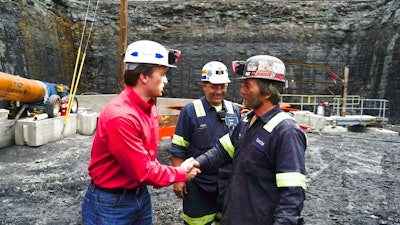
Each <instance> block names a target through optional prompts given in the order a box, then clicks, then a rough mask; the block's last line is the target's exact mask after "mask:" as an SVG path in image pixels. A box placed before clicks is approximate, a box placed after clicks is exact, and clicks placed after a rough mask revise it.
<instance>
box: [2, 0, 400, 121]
mask: <svg viewBox="0 0 400 225" xmlns="http://www.w3.org/2000/svg"><path fill="white" fill-rule="evenodd" d="M89 2H90V3H91V4H90V7H88V3H89ZM128 2H129V3H128V4H129V16H128V43H130V42H133V41H136V40H139V39H151V40H155V41H158V42H160V43H162V44H164V45H165V46H166V47H169V48H175V49H180V50H182V52H183V55H182V58H181V60H180V61H179V62H178V64H177V66H178V68H177V69H172V70H170V72H169V74H168V79H169V84H168V85H167V86H166V88H165V92H164V96H165V97H179V98H197V97H199V96H201V95H202V90H201V88H200V71H201V68H202V66H203V65H204V64H205V63H207V62H208V61H212V60H219V61H221V62H223V63H225V64H226V65H227V66H228V68H229V71H230V75H231V78H234V75H233V72H232V70H231V68H230V65H231V61H232V60H246V59H247V58H248V57H250V56H252V55H256V54H270V55H274V56H276V57H278V58H280V59H282V61H284V62H285V63H286V67H287V78H288V80H289V81H290V82H289V84H288V88H287V89H286V90H285V91H284V93H291V94H332V93H334V94H337V95H340V94H342V88H343V87H342V85H339V84H341V81H340V79H336V83H335V82H334V81H333V79H332V78H331V74H332V73H334V74H336V75H338V77H340V78H343V76H344V72H343V71H344V69H343V68H344V66H348V68H349V82H348V94H351V95H360V96H361V97H362V98H375V99H387V100H389V112H388V113H387V116H388V117H389V121H390V123H399V122H400V119H399V118H400V112H399V111H400V106H399V105H400V89H399V87H400V78H399V76H398V74H400V48H399V43H400V33H399V30H400V1H397V0H392V1H387V0H386V1H385V0H378V1H377V0H374V1H365V0H364V1H239V0H231V1H229V0H220V1H179V0H172V1H171V0H170V1H149V2H146V1H128ZM96 3H97V2H96V1H81V0H69V1H67V0H53V1H50V0H21V1H9V0H0V15H1V20H0V71H2V72H5V73H10V74H14V75H20V76H23V77H27V78H30V79H37V80H41V81H46V82H51V83H63V84H67V85H69V84H71V81H72V77H73V74H74V68H75V62H76V56H77V53H78V49H79V46H80V43H82V46H81V53H83V52H85V53H86V58H85V60H84V64H83V67H82V74H81V78H80V84H79V87H78V94H79V93H86V92H96V93H116V92H118V77H119V76H118V73H119V72H118V71H119V60H120V56H119V52H118V48H119V47H118V43H119V11H120V8H119V7H120V6H119V1H117V0H114V1H110V0H109V1H105V0H103V1H99V4H98V8H97V11H96V15H94V12H95V6H96ZM86 12H89V13H88V15H87V14H86ZM85 18H86V19H87V20H85ZM91 27H92V29H90V28H91ZM84 28H85V29H84ZM89 33H90V38H89V39H88V38H87V37H88V35H89ZM82 37H83V38H82ZM78 61H79V62H81V59H80V60H78ZM78 71H79V66H78ZM240 85H241V83H240V82H239V81H235V80H233V82H232V83H231V85H230V88H229V91H228V98H229V99H231V100H234V101H238V102H240V101H241V96H240V94H239V92H238V90H239V88H240Z"/></svg>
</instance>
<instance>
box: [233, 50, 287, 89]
mask: <svg viewBox="0 0 400 225" xmlns="http://www.w3.org/2000/svg"><path fill="white" fill-rule="evenodd" d="M232 66H233V71H234V72H235V73H236V74H238V75H241V76H242V77H240V78H237V79H239V80H242V79H247V78H259V79H267V80H275V81H280V82H285V70H286V69H285V64H284V63H283V62H282V61H281V60H280V59H278V58H276V57H274V56H270V55H256V56H252V57H250V58H248V59H247V60H246V61H245V62H244V61H233V62H232Z"/></svg>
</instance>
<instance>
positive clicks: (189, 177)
mask: <svg viewBox="0 0 400 225" xmlns="http://www.w3.org/2000/svg"><path fill="white" fill-rule="evenodd" d="M196 162H197V161H196ZM197 163H198V162H197ZM199 173H201V171H200V169H199V168H196V167H192V169H191V170H190V171H189V172H186V180H187V181H190V180H192V179H193V178H194V177H195V176H196V175H197V174H199Z"/></svg>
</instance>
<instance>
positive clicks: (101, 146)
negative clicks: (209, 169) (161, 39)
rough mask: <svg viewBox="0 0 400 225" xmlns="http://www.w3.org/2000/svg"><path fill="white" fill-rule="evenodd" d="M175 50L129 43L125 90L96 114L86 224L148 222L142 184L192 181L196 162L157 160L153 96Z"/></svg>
mask: <svg viewBox="0 0 400 225" xmlns="http://www.w3.org/2000/svg"><path fill="white" fill-rule="evenodd" d="M179 54H180V52H179V51H176V50H174V51H171V50H170V51H168V50H167V49H166V48H165V47H164V46H162V45H161V44H159V43H157V42H154V41H148V40H142V41H136V42H134V43H132V44H130V45H129V46H128V48H127V51H126V54H125V59H124V62H125V63H126V65H125V66H126V70H125V74H124V79H125V84H126V87H125V90H124V91H122V92H121V93H120V94H119V95H118V96H117V97H115V98H114V99H113V100H111V101H110V102H109V103H108V104H107V105H106V106H105V107H104V109H103V110H102V111H101V113H100V116H99V120H98V125H97V130H96V134H95V137H94V140H93V145H92V151H91V159H90V162H89V168H88V170H89V175H90V178H91V181H90V184H89V186H88V188H87V190H86V193H85V196H84V199H83V202H82V217H83V220H84V222H85V224H138V225H144V224H149V225H150V224H152V217H153V213H152V203H151V198H150V195H149V192H148V190H147V185H152V186H155V187H164V186H168V185H171V184H173V183H174V182H185V181H186V180H191V179H193V178H194V177H195V176H196V175H197V174H198V173H200V170H199V169H197V168H196V167H198V166H199V165H198V163H197V162H196V161H195V160H194V159H193V158H190V159H187V160H186V161H184V162H183V163H182V164H181V165H180V166H176V167H172V166H167V165H161V164H160V163H159V162H158V160H157V158H156V157H157V151H158V128H159V123H158V112H157V109H156V106H155V103H156V100H155V98H156V97H159V96H161V95H162V92H163V88H164V85H165V84H166V83H168V80H167V77H166V72H167V70H168V68H169V67H175V66H174V65H172V63H175V62H176V61H177V59H179V56H180V55H179Z"/></svg>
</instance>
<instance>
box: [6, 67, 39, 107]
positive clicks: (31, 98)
mask: <svg viewBox="0 0 400 225" xmlns="http://www.w3.org/2000/svg"><path fill="white" fill-rule="evenodd" d="M45 97H46V85H45V84H44V83H43V82H41V81H38V80H30V79H27V78H23V77H19V76H15V75H11V74H7V73H3V72H0V98H3V99H7V100H12V101H21V102H24V103H35V102H43V101H44V99H45Z"/></svg>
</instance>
